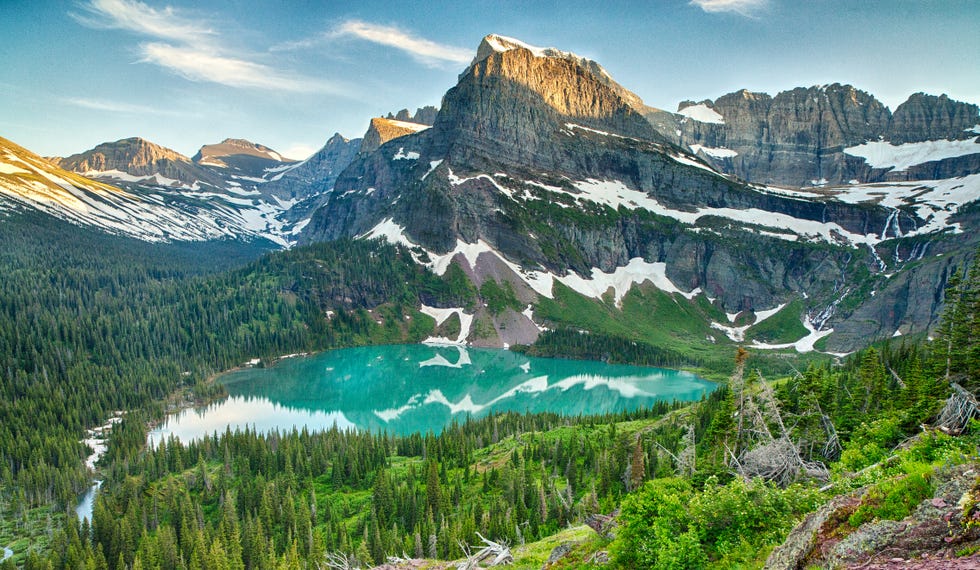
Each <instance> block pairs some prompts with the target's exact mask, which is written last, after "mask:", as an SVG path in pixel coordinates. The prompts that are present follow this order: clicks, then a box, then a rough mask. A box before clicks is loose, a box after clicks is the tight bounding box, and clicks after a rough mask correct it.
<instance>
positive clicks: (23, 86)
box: [0, 0, 980, 158]
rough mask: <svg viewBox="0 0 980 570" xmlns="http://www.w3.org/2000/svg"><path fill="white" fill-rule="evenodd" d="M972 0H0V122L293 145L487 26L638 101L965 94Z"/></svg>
mask: <svg viewBox="0 0 980 570" xmlns="http://www.w3.org/2000/svg"><path fill="white" fill-rule="evenodd" d="M978 29H980V1H977V0H963V1H958V0H935V1H927V0H922V1H910V0H890V1H875V0H853V1H831V0H812V1H790V0H694V1H691V0H659V1H656V0H651V1H646V2H639V1H637V2H617V1H615V0H607V1H605V2H596V1H595V0H588V1H577V0H575V1H561V2H559V1H551V2H545V1H540V2H534V1H526V2H521V1H496V2H491V1H472V2H468V1H465V0H454V1H448V2H422V1H415V2H378V1H374V0H360V1H357V2H337V1H328V0H296V1H290V0H268V1H261V0H256V1H253V0H226V1H212V0H192V1H185V0H172V1H168V2H157V1H154V0H144V1H143V2H140V1H137V0H75V1H44V0H0V62H2V69H3V71H2V73H0V136H3V137H5V138H8V139H11V140H13V141H14V142H17V143H19V144H21V145H23V146H26V147H27V148H29V149H31V150H33V151H35V152H37V153H39V154H43V155H49V156H50V155H61V156H65V155H68V154H72V153H75V152H80V151H83V150H86V149H88V148H91V147H93V146H95V145H96V144H98V143H100V142H104V141H111V140H117V139H120V138H125V137H130V136H141V137H143V138H146V139H149V140H151V141H153V142H156V143H158V144H162V145H164V146H168V147H171V148H173V149H175V150H177V151H179V152H182V153H184V154H187V155H192V154H193V153H195V152H196V151H197V149H198V148H199V147H200V146H201V145H203V144H208V143H213V142H217V141H219V140H221V139H224V138H226V137H236V138H247V139H250V140H253V141H255V142H260V143H263V144H266V145H268V146H270V147H272V148H274V149H276V150H278V151H280V152H282V153H283V154H286V155H287V156H290V155H291V156H293V157H294V158H303V155H304V154H308V153H309V152H312V151H314V150H316V149H317V148H319V147H320V146H322V144H323V143H324V141H326V139H327V138H329V137H330V136H331V135H332V134H333V133H334V132H340V133H341V134H343V135H345V136H348V137H358V136H361V135H362V134H363V132H364V130H365V129H366V127H367V124H368V120H369V119H370V117H372V116H377V115H381V114H385V113H387V112H389V111H392V112H395V111H397V110H398V109H401V108H405V107H407V108H409V109H412V110H414V109H415V108H416V107H420V106H423V105H438V104H439V101H440V99H441V97H442V95H443V93H445V92H446V90H448V89H449V88H451V87H452V86H453V85H454V84H455V82H456V76H457V75H458V74H459V73H460V72H461V71H462V70H463V69H464V68H465V67H466V65H467V63H468V62H469V60H470V58H471V57H472V54H473V53H474V52H475V50H476V47H477V45H478V44H479V42H480V39H481V38H482V37H483V36H484V35H486V34H488V33H499V34H503V35H507V36H511V37H515V38H518V39H521V40H523V41H525V42H527V43H531V44H534V45H539V46H554V47H557V48H560V49H563V50H567V51H574V52H576V53H578V54H579V55H582V56H586V57H589V58H592V59H595V60H597V61H598V62H600V63H601V64H602V65H603V66H604V67H605V68H606V69H607V70H608V71H609V72H610V73H611V74H612V76H613V77H614V78H615V79H616V80H617V81H618V82H619V83H621V84H623V85H624V86H625V87H627V88H628V89H630V90H632V91H634V92H636V93H637V94H638V95H640V96H641V97H642V98H643V99H644V101H645V102H646V103H647V104H649V105H652V106H655V107H660V108H664V109H669V110H675V109H676V107H677V103H678V102H680V101H682V100H684V99H695V100H700V99H705V98H712V99H713V98H716V97H718V96H720V95H723V94H725V93H728V92H731V91H734V90H737V89H741V88H747V89H750V90H753V91H765V92H768V93H770V94H775V93H776V92H778V91H780V90H784V89H789V88H792V87H796V86H810V85H819V84H825V83H833V82H841V83H851V84H853V85H855V86H856V87H858V88H860V89H864V90H866V91H869V92H870V93H872V94H873V95H875V96H877V97H878V98H879V99H881V100H882V101H883V102H884V103H885V104H887V105H888V106H889V107H891V108H892V109H893V110H894V108H895V106H897V105H898V104H899V103H900V102H902V101H903V100H904V99H905V98H906V97H907V96H908V95H909V94H911V93H914V92H918V91H925V92H927V93H933V94H940V93H947V94H949V95H950V96H951V97H953V98H954V99H958V100H963V101H969V102H972V103H980V49H978V48H977V41H976V37H977V36H976V33H977V30H978Z"/></svg>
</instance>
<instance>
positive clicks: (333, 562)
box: [316, 552, 361, 570]
mask: <svg viewBox="0 0 980 570" xmlns="http://www.w3.org/2000/svg"><path fill="white" fill-rule="evenodd" d="M316 566H317V568H318V569H319V570H360V569H361V565H360V563H359V562H358V560H357V558H356V557H354V556H348V555H347V554H345V553H343V552H328V553H327V554H326V555H325V556H324V560H323V562H317V565H316Z"/></svg>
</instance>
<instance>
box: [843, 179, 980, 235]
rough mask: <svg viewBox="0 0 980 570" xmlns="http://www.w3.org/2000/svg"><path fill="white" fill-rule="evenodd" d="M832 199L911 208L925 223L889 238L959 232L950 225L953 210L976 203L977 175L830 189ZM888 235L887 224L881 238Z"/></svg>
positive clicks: (979, 194) (979, 196) (978, 196)
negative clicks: (945, 231)
mask: <svg viewBox="0 0 980 570" xmlns="http://www.w3.org/2000/svg"><path fill="white" fill-rule="evenodd" d="M829 191H830V192H831V193H832V194H833V195H834V197H835V198H836V199H838V200H840V201H841V202H847V203H849V204H857V203H860V202H874V203H877V204H879V205H881V206H884V207H886V208H893V209H898V208H901V207H911V208H912V209H914V210H915V213H916V215H917V216H918V217H919V218H921V219H922V220H924V221H925V223H924V224H923V225H922V226H919V227H918V228H916V229H915V230H913V231H911V232H907V233H904V234H901V235H900V236H896V235H895V233H896V232H895V229H894V226H893V229H892V236H891V237H908V236H913V235H923V234H929V233H932V232H937V231H942V230H945V229H948V230H951V231H953V232H954V233H959V232H960V231H962V230H961V228H960V226H959V224H958V223H955V222H950V218H951V217H952V216H953V214H955V213H956V212H957V210H958V209H959V208H960V207H961V206H964V205H966V204H969V203H971V202H976V201H977V200H980V174H971V175H969V176H964V177H962V178H947V179H945V180H918V181H915V182H887V183H880V184H862V185H852V186H843V187H840V188H831V189H830V190H829ZM888 233H889V224H887V223H886V227H885V228H883V229H882V231H881V235H883V236H884V235H887V234H888Z"/></svg>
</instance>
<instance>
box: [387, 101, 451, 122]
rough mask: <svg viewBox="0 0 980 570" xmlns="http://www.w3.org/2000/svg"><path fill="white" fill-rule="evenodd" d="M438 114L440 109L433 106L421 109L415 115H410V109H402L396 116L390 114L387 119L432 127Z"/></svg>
mask: <svg viewBox="0 0 980 570" xmlns="http://www.w3.org/2000/svg"><path fill="white" fill-rule="evenodd" d="M438 114H439V109H437V108H436V107H433V106H432V105H426V106H425V107H419V108H418V109H416V110H415V114H414V115H412V114H410V113H409V111H408V109H402V110H401V111H398V113H397V114H395V115H392V114H391V113H388V116H387V117H385V118H386V119H394V120H396V121H403V122H407V123H417V124H419V125H428V126H430V127H431V126H432V125H434V124H435V122H436V115H438Z"/></svg>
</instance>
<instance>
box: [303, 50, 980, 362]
mask: <svg viewBox="0 0 980 570" xmlns="http://www.w3.org/2000/svg"><path fill="white" fill-rule="evenodd" d="M687 107H698V108H697V109H686V108H687ZM685 109H686V111H687V115H675V114H665V113H662V112H657V111H655V110H651V109H650V108H648V107H644V106H643V104H642V101H640V100H639V98H638V97H635V96H633V95H631V94H629V93H628V91H626V90H625V89H623V88H622V87H621V86H619V85H618V84H616V83H615V81H613V80H612V78H611V77H609V75H608V73H606V72H605V71H604V70H603V69H602V68H601V67H600V66H599V65H598V64H595V63H594V62H590V61H589V60H586V59H584V58H580V57H578V56H576V55H574V54H570V53H568V52H562V51H560V50H554V49H552V48H546V49H543V48H536V47H533V46H528V45H526V44H523V43H521V42H518V41H516V40H510V39H507V38H501V37H499V36H488V37H487V38H485V39H484V41H483V42H482V43H481V46H480V48H479V50H478V52H477V56H476V57H475V58H474V60H473V63H472V64H471V65H470V66H469V67H468V68H467V69H466V70H465V71H464V72H463V73H462V74H461V75H460V77H459V81H458V83H457V85H456V86H455V87H453V88H452V89H450V90H449V91H448V92H447V93H446V95H445V96H444V98H443V101H442V104H441V106H440V111H439V113H438V115H437V116H436V120H435V123H434V125H433V126H432V127H431V128H428V129H425V130H421V131H419V132H416V133H412V134H402V136H400V137H398V138H394V139H391V140H389V141H388V142H386V143H382V142H381V141H380V131H379V136H378V140H377V142H376V143H375V144H378V145H379V146H377V147H376V148H374V149H373V150H372V148H371V146H365V145H362V147H361V152H360V153H359V155H358V156H357V158H356V159H355V160H354V161H353V162H352V163H351V164H350V166H349V167H348V168H347V169H346V170H344V172H343V173H341V174H340V176H339V177H338V178H337V180H336V184H335V186H334V187H335V190H334V192H333V193H332V194H331V195H330V197H329V199H328V200H326V201H325V203H324V204H323V206H322V207H321V208H319V209H318V210H317V211H316V212H315V213H314V214H313V216H312V217H311V219H310V222H309V224H308V225H307V226H306V227H305V229H304V230H303V232H302V233H301V235H300V238H299V241H300V243H309V242H314V241H320V240H333V239H338V238H342V237H354V236H362V237H379V236H385V237H386V239H388V240H389V241H396V242H399V243H403V244H406V245H409V246H411V247H413V248H415V249H414V251H415V254H416V255H418V256H419V260H420V261H421V262H431V263H435V261H433V260H434V259H435V258H437V257H440V256H446V257H445V258H444V259H442V260H441V261H439V262H438V263H439V266H440V267H445V266H446V265H447V264H448V263H449V262H450V258H452V260H453V261H454V262H456V263H457V264H459V266H460V267H461V268H462V269H463V271H464V273H466V274H467V276H468V277H469V278H470V279H471V281H473V282H474V283H475V284H477V285H478V286H479V285H481V284H482V283H483V282H484V281H485V280H486V279H493V280H494V281H497V282H498V283H503V282H507V283H509V284H510V285H511V286H512V288H513V290H514V291H515V292H516V293H517V295H518V297H519V299H520V300H521V302H522V303H523V302H527V303H529V304H530V303H533V302H534V301H535V298H536V297H537V296H538V295H540V294H542V293H541V288H540V286H538V288H535V285H534V279H538V277H533V276H532V277H529V275H532V273H531V272H536V273H534V274H535V275H545V277H540V279H544V280H546V281H547V283H552V281H550V280H551V279H553V278H552V277H551V276H567V275H570V274H577V275H578V276H581V277H583V278H590V277H591V276H592V275H593V272H594V271H602V272H605V273H607V274H609V273H611V272H613V271H616V270H617V269H621V268H624V267H625V266H627V265H628V264H630V262H631V260H634V259H636V258H640V259H642V260H643V262H644V263H663V264H664V266H665V276H666V278H667V279H669V280H670V282H671V283H672V284H673V285H675V286H676V287H677V288H679V289H680V290H682V291H685V292H686V291H695V290H700V291H703V292H704V294H706V295H707V296H708V297H709V298H711V299H713V300H714V301H713V302H715V303H716V304H717V305H718V306H720V307H721V308H723V309H724V310H725V311H726V312H738V311H742V310H759V309H764V308H771V307H774V306H777V305H780V304H783V303H787V302H789V301H790V300H792V299H797V298H803V299H805V303H804V305H805V314H804V315H800V316H801V318H802V317H804V316H806V317H807V318H808V319H809V322H810V323H817V325H820V326H826V327H833V328H834V329H835V331H839V334H835V335H833V336H831V337H830V338H829V339H826V340H825V341H824V342H825V343H826V344H825V345H824V346H826V349H829V350H833V351H837V352H846V351H849V350H853V349H854V348H856V347H858V346H862V345H863V344H865V343H866V342H867V339H868V338H882V337H888V336H891V335H892V334H893V333H894V331H895V330H897V329H900V330H901V334H909V333H916V332H922V331H923V330H925V327H927V326H929V325H930V324H932V323H934V318H935V315H936V314H938V312H939V307H940V305H941V300H942V293H941V292H942V287H943V284H944V280H943V275H945V274H947V272H948V271H949V270H950V268H951V267H952V266H953V265H957V264H958V263H959V261H961V260H962V258H963V256H962V254H961V252H962V251H965V250H964V249H958V248H960V247H961V246H962V243H960V242H963V243H965V242H964V240H963V236H958V237H952V236H943V235H934V236H928V237H920V238H916V239H897V240H895V241H894V242H893V243H889V244H888V245H881V246H877V248H876V249H873V248H872V247H869V246H868V243H869V241H868V240H866V239H864V237H863V236H870V237H871V238H872V239H871V241H870V243H874V242H875V241H877V239H880V237H881V236H882V235H884V234H885V233H888V234H889V236H894V237H899V236H907V235H908V234H909V233H910V232H913V231H915V230H916V229H917V228H920V227H922V225H923V224H926V223H927V220H926V219H923V218H920V217H919V216H920V215H925V214H922V213H921V212H923V211H924V210H921V209H917V208H912V207H909V208H901V209H896V208H890V207H882V206H879V205H876V204H875V203H873V202H870V201H868V202H863V203H857V204H854V203H847V202H844V201H837V200H832V199H830V198H829V197H821V196H818V195H815V194H813V195H810V196H809V197H806V198H804V197H802V196H801V195H787V194H785V193H780V192H771V191H762V190H760V189H758V188H756V187H752V186H749V185H746V184H744V183H742V182H740V181H739V180H738V179H737V178H735V177H731V176H725V175H722V174H719V173H718V172H716V171H714V170H712V169H711V168H709V167H708V166H707V165H708V164H709V163H711V164H714V165H716V166H717V165H718V163H719V162H718V160H716V159H715V157H713V156H711V155H710V154H709V153H708V152H706V151H705V150H704V149H697V150H698V154H697V156H692V155H691V154H689V153H688V152H686V151H685V149H684V148H683V147H681V146H679V145H677V144H674V143H672V142H671V141H670V140H668V137H665V136H662V134H661V133H658V129H655V128H654V125H653V121H652V119H651V117H654V118H655V117H660V118H661V119H662V120H663V121H664V124H667V123H668V122H670V121H674V122H675V124H676V127H677V129H676V131H675V137H676V139H677V142H684V143H685V144H686V143H687V142H690V141H689V140H687V139H684V137H685V136H696V137H698V138H697V140H699V141H701V142H702V143H703V145H702V146H703V147H706V148H720V147H725V148H732V149H733V150H735V149H737V152H735V153H733V155H732V156H730V157H729V158H726V159H725V160H726V161H727V162H725V164H726V165H727V166H728V167H729V168H730V169H732V170H730V171H732V172H736V173H743V174H744V173H773V172H776V173H780V174H779V175H780V176H785V177H790V176H795V177H800V176H804V175H805V176H810V175H811V174H810V172H811V170H812V169H813V168H815V166H814V165H813V164H811V163H812V162H813V161H814V157H818V158H819V160H818V161H817V166H819V168H821V169H823V170H819V172H828V173H829V172H833V173H835V174H833V176H837V177H838V178H839V177H841V176H843V175H844V172H845V171H846V169H847V168H852V166H851V164H850V163H849V162H848V160H849V159H848V158H846V155H844V154H843V153H842V149H844V148H846V147H847V145H851V144H856V143H858V142H863V141H866V140H867V139H868V138H869V137H871V136H872V135H873V134H874V133H875V132H878V131H880V130H882V129H886V128H887V127H888V125H889V124H890V123H889V121H890V114H889V112H888V110H887V108H885V107H884V106H883V105H881V104H880V103H879V102H877V101H876V100H875V99H874V98H873V97H871V96H870V95H868V94H867V93H863V92H861V91H859V90H856V89H854V88H853V87H849V86H843V85H832V86H827V87H822V88H813V89H799V90H794V91H790V92H786V93H784V94H780V95H778V96H777V97H775V98H772V97H769V96H768V95H765V94H759V93H751V92H747V91H741V92H738V93H734V94H731V95H728V96H725V97H723V98H720V99H719V100H718V101H713V102H712V101H705V102H702V103H700V104H688V105H686V107H685V108H682V111H685ZM406 115H407V113H404V114H402V117H403V118H404V117H405V116H406ZM683 129H688V134H685V131H684V130H683ZM376 130H377V129H376ZM760 140H764V141H768V142H766V143H765V144H760V142H759V141H760ZM712 145H714V146H712ZM726 145H727V146H726ZM850 158H851V159H854V158H855V157H850ZM821 161H822V162H821ZM855 168H856V167H855ZM865 168H867V167H866V166H865ZM910 170H911V169H910ZM627 195H628V196H630V197H629V198H624V196H627ZM640 202H643V203H645V204H646V205H640ZM705 210H713V211H716V212H718V215H717V216H703V217H698V218H697V220H696V221H694V222H692V221H690V219H689V218H688V215H689V214H693V213H694V212H703V211H705ZM775 219H782V220H792V222H791V223H790V224H789V226H786V227H787V230H786V231H788V232H793V231H798V230H796V228H797V227H813V226H819V227H824V228H827V227H828V224H829V225H832V226H833V227H832V228H831V229H829V230H827V231H829V234H828V235H825V237H823V238H815V237H813V236H812V235H809V236H807V235H804V234H805V233H806V232H801V233H799V239H797V237H798V236H795V235H782V236H781V235H779V234H778V233H776V234H774V233H773V232H771V231H769V230H767V229H765V227H766V226H768V225H769V224H770V223H771V222H770V220H775ZM962 219H963V220H966V221H968V222H969V223H966V222H964V223H965V224H966V225H969V227H973V226H972V224H974V223H976V222H977V221H976V220H972V218H970V219H968V216H967V217H964V218H962ZM736 220H737V221H736ZM964 227H966V226H964ZM843 234H849V235H851V236H862V237H861V238H860V239H858V240H857V241H848V239H850V238H844V237H843ZM970 239H972V238H970ZM460 248H464V249H466V248H471V249H469V250H468V251H470V253H468V254H466V255H464V254H462V253H457V254H455V255H454V254H452V253H450V252H453V251H460ZM476 250H480V251H482V252H483V253H475V251H476ZM926 252H928V255H927V253H926ZM940 253H944V257H935V255H936V254H940ZM885 255H891V257H890V258H889V259H888V264H887V265H888V267H889V271H892V272H894V271H893V270H892V269H891V268H892V267H901V266H902V265H903V264H905V263H907V262H910V261H914V263H913V264H912V265H913V266H914V267H913V268H914V271H910V272H908V273H900V274H899V275H895V276H892V277H891V278H890V279H889V278H888V277H885V276H884V275H883V273H884V270H883V269H882V267H883V266H884V265H883V264H884V262H883V261H882V260H881V257H882V256H885ZM426 260H428V261H426ZM481 268H482V269H481ZM488 268H490V269H488ZM852 281H853V282H854V283H852ZM544 287H547V286H544ZM871 291H874V292H875V295H871ZM549 292H550V290H546V292H545V293H544V294H548V293H549ZM854 315H858V316H859V317H860V318H853V316H854ZM498 320H499V319H498ZM500 324H506V325H507V326H506V327H500V326H497V325H500ZM530 324H533V323H529V322H528V323H523V324H521V325H520V327H519V328H518V325H516V324H514V323H498V322H495V323H494V324H493V325H492V326H491V325H488V326H487V327H486V329H487V330H489V329H492V328H493V329H498V330H497V333H498V334H497V336H498V338H497V339H496V340H494V342H506V341H501V340H500V339H501V338H503V335H502V334H501V333H500V330H502V329H503V328H507V329H508V330H519V331H520V332H521V334H520V335H519V336H521V337H524V336H525V332H533V331H531V330H530V329H529V328H525V327H524V325H530ZM893 327H894V328H893ZM487 338H488V339H489V338H490V337H487ZM483 340H486V339H483ZM483 340H481V341H480V342H483ZM471 341H472V339H471ZM488 342H489V341H488ZM521 342H524V341H523V340H522V341H521Z"/></svg>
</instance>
